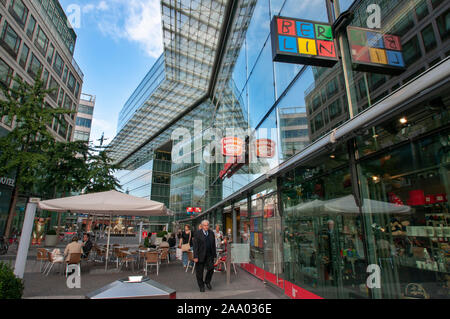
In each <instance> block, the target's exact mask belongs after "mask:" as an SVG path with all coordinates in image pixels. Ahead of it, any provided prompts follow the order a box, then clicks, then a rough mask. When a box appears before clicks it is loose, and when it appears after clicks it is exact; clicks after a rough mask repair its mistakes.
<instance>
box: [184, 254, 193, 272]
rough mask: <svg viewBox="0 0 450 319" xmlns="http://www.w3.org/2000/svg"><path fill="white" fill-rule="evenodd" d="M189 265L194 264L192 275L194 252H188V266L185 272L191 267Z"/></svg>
mask: <svg viewBox="0 0 450 319" xmlns="http://www.w3.org/2000/svg"><path fill="white" fill-rule="evenodd" d="M191 264H194V266H192V273H194V270H195V262H194V252H192V251H188V265H187V267H186V272H187V271H188V269H189V267H191V266H190V265H191Z"/></svg>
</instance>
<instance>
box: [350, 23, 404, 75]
mask: <svg viewBox="0 0 450 319" xmlns="http://www.w3.org/2000/svg"><path fill="white" fill-rule="evenodd" d="M347 36H348V41H349V45H350V51H351V56H352V61H353V65H354V67H355V68H356V69H357V70H361V71H365V72H378V73H387V74H390V73H392V72H401V71H402V70H403V69H404V68H405V62H404V60H403V54H402V46H401V42H400V37H398V36H396V35H392V34H383V33H381V32H378V31H376V30H373V29H363V28H357V27H348V28H347Z"/></svg>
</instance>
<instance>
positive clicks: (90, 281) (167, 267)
mask: <svg viewBox="0 0 450 319" xmlns="http://www.w3.org/2000/svg"><path fill="white" fill-rule="evenodd" d="M111 267H112V268H111V269H109V270H108V272H107V273H105V270H104V266H103V264H101V265H100V264H99V265H88V266H84V267H83V268H82V272H81V288H80V289H69V288H68V287H67V285H66V278H65V276H64V275H62V274H60V273H59V272H58V268H56V269H53V270H52V272H51V273H50V274H49V275H48V276H44V275H43V274H41V273H40V272H39V263H35V262H33V261H31V262H28V263H27V272H26V273H25V276H24V282H25V290H24V298H31V299H59V298H66V299H79V298H80V299H81V298H84V296H85V295H86V294H88V293H90V292H93V291H95V290H97V289H99V288H102V287H104V286H106V285H107V284H110V283H112V282H114V281H116V280H118V279H123V278H127V277H128V276H130V275H143V274H144V272H143V271H142V270H140V271H139V270H137V269H135V271H134V272H133V271H132V270H127V269H125V267H124V269H123V270H117V269H116V268H115V265H113V264H111ZM148 277H149V278H150V279H152V280H155V281H157V282H159V283H161V284H164V285H166V286H168V287H170V288H172V289H175V290H176V291H177V299H261V298H264V299H280V298H286V296H285V295H284V294H283V293H282V292H281V290H279V289H277V288H274V287H271V286H268V285H265V284H264V283H263V282H262V281H260V280H258V279H256V278H255V277H253V276H252V275H250V274H248V273H247V272H246V271H245V270H242V269H240V268H239V267H237V275H235V274H234V273H232V275H231V283H230V284H229V285H227V283H226V274H225V273H221V272H220V273H214V276H213V280H212V286H213V289H212V290H211V291H209V290H207V291H206V292H204V293H202V292H200V291H199V289H198V286H197V282H196V277H195V272H194V274H192V273H191V271H188V272H185V271H184V269H183V267H182V264H181V263H180V262H178V261H177V262H172V263H170V264H165V263H164V264H162V265H161V266H160V269H159V275H156V269H155V267H153V268H152V269H151V271H149V273H148Z"/></svg>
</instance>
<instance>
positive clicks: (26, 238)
mask: <svg viewBox="0 0 450 319" xmlns="http://www.w3.org/2000/svg"><path fill="white" fill-rule="evenodd" d="M36 207H37V204H36V203H28V204H27V209H26V211H25V219H24V221H23V227H22V235H21V236H20V242H19V250H18V251H17V257H16V264H15V266H14V274H15V275H16V276H17V277H19V278H21V279H23V275H24V273H25V266H26V263H27V257H28V249H29V248H30V239H31V233H32V231H33V225H34V216H35V215H36Z"/></svg>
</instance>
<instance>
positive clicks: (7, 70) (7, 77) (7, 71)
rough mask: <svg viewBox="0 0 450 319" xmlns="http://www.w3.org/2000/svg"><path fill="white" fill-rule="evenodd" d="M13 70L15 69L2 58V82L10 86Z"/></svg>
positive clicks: (0, 76)
mask: <svg viewBox="0 0 450 319" xmlns="http://www.w3.org/2000/svg"><path fill="white" fill-rule="evenodd" d="M13 72H14V71H13V69H12V68H11V67H10V66H9V65H8V64H6V62H5V61H3V60H2V59H1V58H0V83H2V84H3V85H5V86H7V87H9V85H10V84H11V80H12V76H13Z"/></svg>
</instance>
